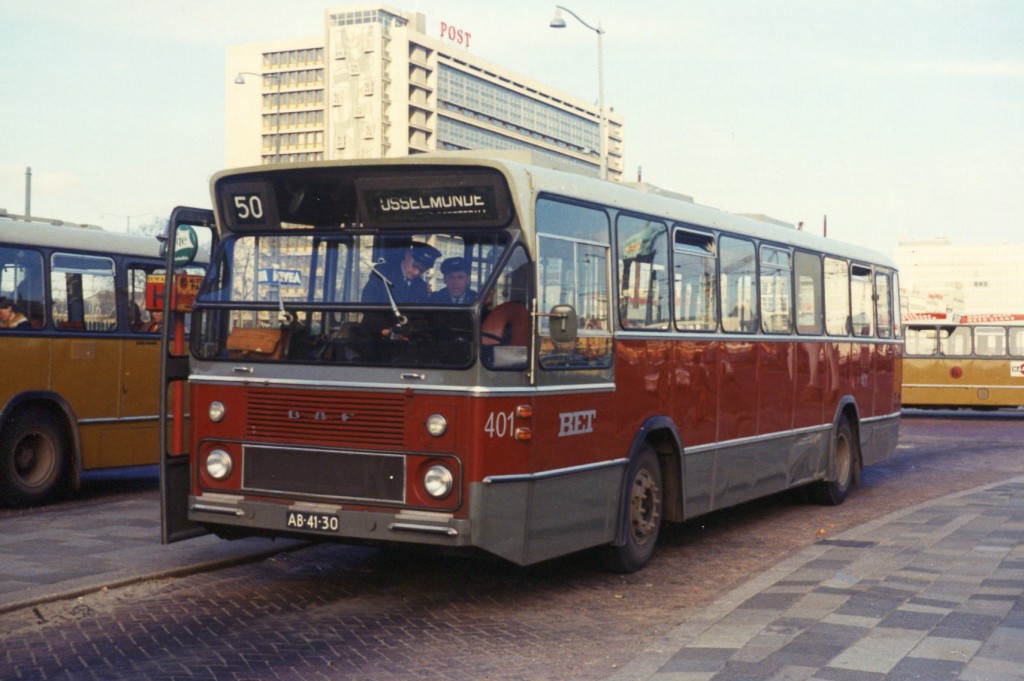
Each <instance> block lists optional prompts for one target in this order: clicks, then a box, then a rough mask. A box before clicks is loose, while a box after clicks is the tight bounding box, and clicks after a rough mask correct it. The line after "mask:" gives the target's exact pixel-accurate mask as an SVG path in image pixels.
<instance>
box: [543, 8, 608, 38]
mask: <svg viewBox="0 0 1024 681" xmlns="http://www.w3.org/2000/svg"><path fill="white" fill-rule="evenodd" d="M555 7H556V8H558V9H560V10H562V11H563V12H568V13H569V14H571V15H573V17H575V18H576V21H578V22H580V23H581V24H583V25H584V26H586V27H587V28H589V29H590V30H591V31H593V32H594V33H596V34H598V35H601V34H602V33H604V29H603V28H601V24H600V22H598V24H597V26H591V25H590V24H588V23H587V22H586V21H584V20H583V19H582V18H581V17H580V15H579V14H576V12H573V11H572V10H571V9H569V8H568V7H566V6H564V5H555Z"/></svg>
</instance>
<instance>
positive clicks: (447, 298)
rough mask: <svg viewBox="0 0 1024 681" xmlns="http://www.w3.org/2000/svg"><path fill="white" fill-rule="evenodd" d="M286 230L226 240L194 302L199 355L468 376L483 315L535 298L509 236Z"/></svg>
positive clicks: (494, 233)
mask: <svg viewBox="0 0 1024 681" xmlns="http://www.w3.org/2000/svg"><path fill="white" fill-rule="evenodd" d="M289 232H290V230H284V231H278V232H273V233H268V234H265V235H237V236H233V237H229V238H228V239H226V240H225V241H224V242H223V243H222V244H221V248H220V250H219V256H218V257H217V258H216V259H215V261H214V263H213V265H212V267H211V272H210V274H209V276H208V277H207V279H206V282H205V283H204V286H203V289H202V291H201V292H200V294H199V296H198V298H197V300H196V306H195V316H196V326H195V327H194V330H193V337H192V343H193V346H192V349H193V353H194V354H195V355H196V356H197V357H199V358H200V359H211V360H215V359H224V360H239V359H246V360H266V361H288V362H299V363H315V364H320V363H324V364H332V365H336V364H351V365H362V366H403V367H423V366H429V367H447V368H464V367H467V366H469V365H470V364H471V363H472V362H473V361H474V358H475V356H476V354H475V351H474V339H475V338H476V337H477V336H476V335H475V334H476V329H477V327H478V326H479V319H480V315H481V314H486V313H487V310H488V309H489V307H490V306H492V305H494V304H497V303H500V302H504V301H507V300H513V299H514V300H519V301H521V302H522V303H523V304H524V305H525V304H526V303H527V301H528V287H529V274H528V268H527V266H526V265H527V262H526V258H525V256H524V255H523V254H522V249H521V248H518V249H514V252H512V253H509V252H508V251H509V248H508V245H509V233H508V232H506V231H503V230H498V229H488V230H474V231H466V230H460V231H454V230H449V231H443V232H440V231H431V232H421V233H415V234H414V233H406V232H403V233H401V234H395V233H381V232H378V233H370V232H359V233H344V234H339V233H332V234H329V235H325V234H322V233H318V232H316V231H313V230H307V229H302V230H294V234H292V233H289ZM508 256H513V257H511V258H510V257H508ZM513 270H517V271H518V272H517V274H518V276H511V273H512V271H513ZM515 282H519V283H518V284H516V283H515ZM485 297H486V299H487V300H486V301H485ZM524 349H525V348H524Z"/></svg>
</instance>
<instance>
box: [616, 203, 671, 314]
mask: <svg viewBox="0 0 1024 681" xmlns="http://www.w3.org/2000/svg"><path fill="white" fill-rule="evenodd" d="M615 227H616V232H617V237H618V247H619V263H618V267H619V323H620V324H622V327H623V328H627V329H644V330H647V331H650V330H658V331H663V330H668V327H669V319H670V315H669V293H668V247H667V244H668V233H667V230H666V227H665V225H664V223H662V222H657V221H652V220H644V219H642V218H636V217H631V216H620V217H619V219H618V221H617V222H616V225H615Z"/></svg>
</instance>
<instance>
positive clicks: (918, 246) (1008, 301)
mask: <svg viewBox="0 0 1024 681" xmlns="http://www.w3.org/2000/svg"><path fill="white" fill-rule="evenodd" d="M893 259H894V260H895V261H896V264H897V265H898V266H899V268H900V288H901V289H902V298H903V302H904V304H905V305H906V306H907V310H906V311H908V312H949V313H957V314H985V313H991V314H1024V296H1022V295H1021V291H1024V268H1022V267H1021V265H1020V263H1021V262H1024V243H1002V244H954V243H951V242H950V241H949V239H928V240H921V241H900V243H899V244H898V245H897V246H896V249H895V252H894V254H893Z"/></svg>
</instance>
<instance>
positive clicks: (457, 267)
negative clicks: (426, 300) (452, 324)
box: [430, 257, 476, 305]
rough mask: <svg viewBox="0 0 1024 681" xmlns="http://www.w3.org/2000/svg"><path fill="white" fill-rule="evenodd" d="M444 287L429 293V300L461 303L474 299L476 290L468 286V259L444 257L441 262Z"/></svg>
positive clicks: (449, 303)
mask: <svg viewBox="0 0 1024 681" xmlns="http://www.w3.org/2000/svg"><path fill="white" fill-rule="evenodd" d="M441 274H443V275H444V288H443V289H441V290H440V291H435V292H434V293H432V294H430V302H432V303H439V304H444V305H461V304H462V303H472V302H473V301H474V300H476V291H474V290H473V289H471V288H469V261H467V260H466V259H465V258H458V257H455V258H446V259H445V261H444V262H443V263H441Z"/></svg>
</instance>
